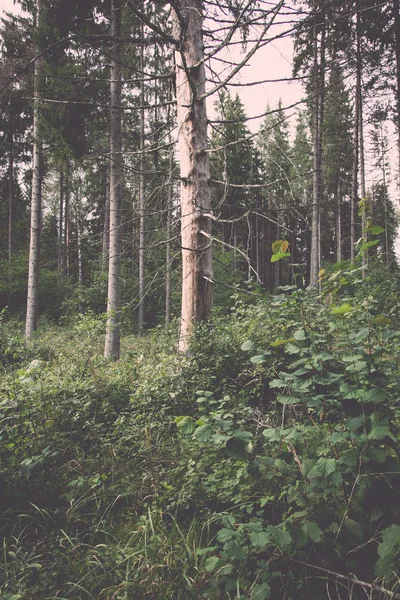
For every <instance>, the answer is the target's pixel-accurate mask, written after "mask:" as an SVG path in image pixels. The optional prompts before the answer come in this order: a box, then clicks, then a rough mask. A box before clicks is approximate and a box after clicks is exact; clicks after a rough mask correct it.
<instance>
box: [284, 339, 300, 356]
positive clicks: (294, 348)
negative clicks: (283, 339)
mask: <svg viewBox="0 0 400 600" xmlns="http://www.w3.org/2000/svg"><path fill="white" fill-rule="evenodd" d="M286 352H287V353H288V354H299V352H300V348H299V347H298V346H295V344H292V343H291V342H289V343H288V345H287V346H286Z"/></svg>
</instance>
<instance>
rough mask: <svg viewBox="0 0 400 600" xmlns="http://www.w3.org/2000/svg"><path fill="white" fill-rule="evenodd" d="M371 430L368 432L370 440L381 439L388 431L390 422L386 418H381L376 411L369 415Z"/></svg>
mask: <svg viewBox="0 0 400 600" xmlns="http://www.w3.org/2000/svg"><path fill="white" fill-rule="evenodd" d="M370 421H371V431H370V432H369V434H368V439H370V440H383V439H384V438H385V437H386V436H387V435H389V433H390V424H389V421H388V419H386V418H382V417H381V415H380V414H379V413H377V412H375V413H373V414H372V415H371V417H370Z"/></svg>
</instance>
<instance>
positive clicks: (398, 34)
mask: <svg viewBox="0 0 400 600" xmlns="http://www.w3.org/2000/svg"><path fill="white" fill-rule="evenodd" d="M392 7H393V16H394V36H395V52H396V104H397V135H398V161H399V164H398V169H399V171H398V184H399V187H400V7H399V0H393V4H392Z"/></svg>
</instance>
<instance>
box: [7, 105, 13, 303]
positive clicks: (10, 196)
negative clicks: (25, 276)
mask: <svg viewBox="0 0 400 600" xmlns="http://www.w3.org/2000/svg"><path fill="white" fill-rule="evenodd" d="M10 117H11V110H10ZM10 127H11V133H10V168H9V176H8V177H9V179H8V283H9V285H11V281H12V254H13V196H14V148H13V145H14V136H13V131H12V122H11V118H10ZM10 293H11V290H10Z"/></svg>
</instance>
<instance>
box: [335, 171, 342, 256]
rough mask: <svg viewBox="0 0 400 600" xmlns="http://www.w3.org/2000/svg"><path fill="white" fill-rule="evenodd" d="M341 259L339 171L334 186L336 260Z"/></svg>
mask: <svg viewBox="0 0 400 600" xmlns="http://www.w3.org/2000/svg"><path fill="white" fill-rule="evenodd" d="M341 260H342V198H341V186H340V173H339V174H338V182H337V188H336V261H337V262H340V261H341Z"/></svg>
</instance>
